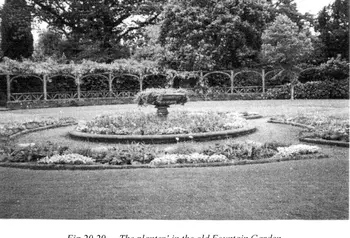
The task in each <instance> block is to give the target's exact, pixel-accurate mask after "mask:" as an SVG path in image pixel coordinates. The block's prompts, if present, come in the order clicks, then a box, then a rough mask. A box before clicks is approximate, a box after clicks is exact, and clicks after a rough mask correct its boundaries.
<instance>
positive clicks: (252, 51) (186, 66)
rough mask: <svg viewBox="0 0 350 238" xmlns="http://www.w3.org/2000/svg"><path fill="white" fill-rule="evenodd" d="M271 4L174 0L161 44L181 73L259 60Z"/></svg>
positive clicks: (169, 62)
mask: <svg viewBox="0 0 350 238" xmlns="http://www.w3.org/2000/svg"><path fill="white" fill-rule="evenodd" d="M268 7H269V5H265V4H260V3H257V2H255V1H231V0H225V1H209V0H206V1H198V0H191V1H171V2H170V3H169V4H168V5H167V6H166V8H165V13H164V21H163V22H162V25H161V32H160V42H161V43H162V45H163V46H165V47H166V49H167V50H168V52H169V55H168V57H167V58H165V59H163V60H164V62H165V63H166V65H168V67H170V68H173V69H178V70H200V69H206V70H208V69H209V70H210V69H222V68H224V69H230V68H233V67H239V66H241V65H243V64H250V63H252V62H254V61H256V60H257V56H258V52H259V50H260V47H261V38H260V36H261V33H262V31H263V29H264V27H265V23H266V21H267V18H268V17H269V15H268V12H267V8H268Z"/></svg>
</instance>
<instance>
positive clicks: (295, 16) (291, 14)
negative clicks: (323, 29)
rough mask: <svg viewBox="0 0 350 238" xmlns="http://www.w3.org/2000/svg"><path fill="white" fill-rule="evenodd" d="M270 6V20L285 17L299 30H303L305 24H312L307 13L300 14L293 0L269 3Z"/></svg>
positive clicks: (311, 18)
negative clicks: (280, 16)
mask: <svg viewBox="0 0 350 238" xmlns="http://www.w3.org/2000/svg"><path fill="white" fill-rule="evenodd" d="M271 4H272V8H271V15H272V20H274V19H275V17H277V16H278V15H286V16H287V17H288V18H289V19H290V20H291V21H293V22H294V23H296V24H297V25H298V27H299V29H301V28H303V26H304V24H305V23H306V22H308V23H309V24H313V16H312V15H311V14H309V13H305V14H302V13H300V12H299V11H298V9H297V4H296V2H295V0H274V1H271Z"/></svg>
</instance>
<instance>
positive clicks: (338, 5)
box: [315, 0, 349, 60]
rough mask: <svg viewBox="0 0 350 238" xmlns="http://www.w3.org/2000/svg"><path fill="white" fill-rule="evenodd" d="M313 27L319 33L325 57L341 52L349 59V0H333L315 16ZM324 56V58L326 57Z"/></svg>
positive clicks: (343, 56)
mask: <svg viewBox="0 0 350 238" xmlns="http://www.w3.org/2000/svg"><path fill="white" fill-rule="evenodd" d="M315 29H316V30H317V31H318V32H319V33H320V35H319V38H320V40H321V42H322V43H323V47H322V49H323V51H324V52H325V56H326V57H327V58H331V57H333V58H335V57H337V55H338V54H341V56H342V58H345V59H347V60H349V1H348V0H335V2H334V3H333V4H330V5H328V6H326V7H324V8H323V9H322V11H320V12H319V14H318V16H317V24H316V26H315ZM327 58H326V59H327Z"/></svg>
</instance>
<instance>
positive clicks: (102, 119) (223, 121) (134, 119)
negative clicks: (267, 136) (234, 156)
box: [76, 111, 247, 135]
mask: <svg viewBox="0 0 350 238" xmlns="http://www.w3.org/2000/svg"><path fill="white" fill-rule="evenodd" d="M245 126H247V122H246V120H245V119H244V118H242V117H241V115H240V114H237V113H233V112H228V113H227V112H189V111H173V112H171V113H170V114H169V115H168V118H167V120H164V119H162V118H160V117H158V116H157V115H156V114H155V113H146V112H142V111H133V112H125V113H119V114H113V115H101V116H97V117H96V118H95V119H93V120H91V121H88V122H80V123H79V125H78V127H77V128H76V130H77V131H80V132H85V133H92V134H107V135H169V134H190V133H203V132H214V131H224V130H232V129H238V128H243V127H245Z"/></svg>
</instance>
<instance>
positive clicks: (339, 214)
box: [0, 100, 349, 220]
mask: <svg viewBox="0 0 350 238" xmlns="http://www.w3.org/2000/svg"><path fill="white" fill-rule="evenodd" d="M348 106H349V105H348V101H347V100H334V101H333V100H295V101H283V100H281V101H278V100H277V101H228V102H191V103H188V104H186V105H185V106H184V107H181V106H174V107H173V106H171V108H170V113H171V110H173V109H174V108H176V109H179V110H181V109H182V108H183V109H192V110H217V111H228V110H234V111H238V112H241V111H248V112H257V113H260V114H262V115H263V116H266V117H270V116H274V115H278V114H284V115H296V114H300V113H319V114H322V115H325V116H334V117H337V118H347V117H348V116H349V112H348ZM135 107H136V105H119V106H96V107H79V108H51V109H35V110H19V111H11V112H0V116H1V117H0V118H1V119H0V120H3V119H4V120H11V117H13V118H14V117H16V118H17V119H18V118H21V117H23V118H29V117H31V116H33V117H36V116H53V117H56V118H57V117H75V118H77V119H78V120H81V119H84V120H88V119H91V118H93V117H95V116H96V115H98V114H101V113H111V112H113V111H116V110H118V111H126V110H130V109H134V108H135ZM142 110H145V111H154V112H155V109H154V108H151V107H149V108H144V109H142ZM265 121H266V118H264V119H258V120H253V121H250V123H252V124H253V125H256V126H258V132H256V133H254V134H251V135H246V136H243V137H239V138H237V140H239V141H245V140H254V141H259V142H269V141H278V142H281V143H286V144H296V143H299V142H298V140H297V137H298V134H299V132H300V128H296V127H289V126H285V125H275V124H268V123H265ZM73 128H74V127H69V128H59V129H54V130H49V131H46V132H37V133H33V134H30V135H26V136H23V137H21V138H19V139H18V140H17V142H23V143H24V142H32V141H46V140H53V142H58V143H63V144H69V145H73V146H76V147H81V146H98V144H95V143H87V142H81V141H74V142H73V141H72V140H71V139H69V138H67V137H66V132H67V131H68V130H71V129H73ZM207 143H210V142H207ZM203 145H204V146H205V145H206V144H203ZM162 146H165V147H167V146H169V145H162ZM322 152H324V153H326V154H329V155H331V157H330V158H329V159H321V160H305V161H290V162H281V163H272V164H259V165H249V166H233V167H218V168H178V169H151V170H148V169H147V170H145V169H136V170H117V171H116V170H113V171H31V170H21V169H13V168H0V181H1V183H0V191H1V193H0V214H1V215H0V217H1V218H41V219H228V220H244V219H248V220H262V219H263V220H273V219H349V215H348V214H349V198H348V194H349V179H348V177H349V169H348V168H349V162H348V153H349V150H348V149H347V148H336V147H330V146H322Z"/></svg>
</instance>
